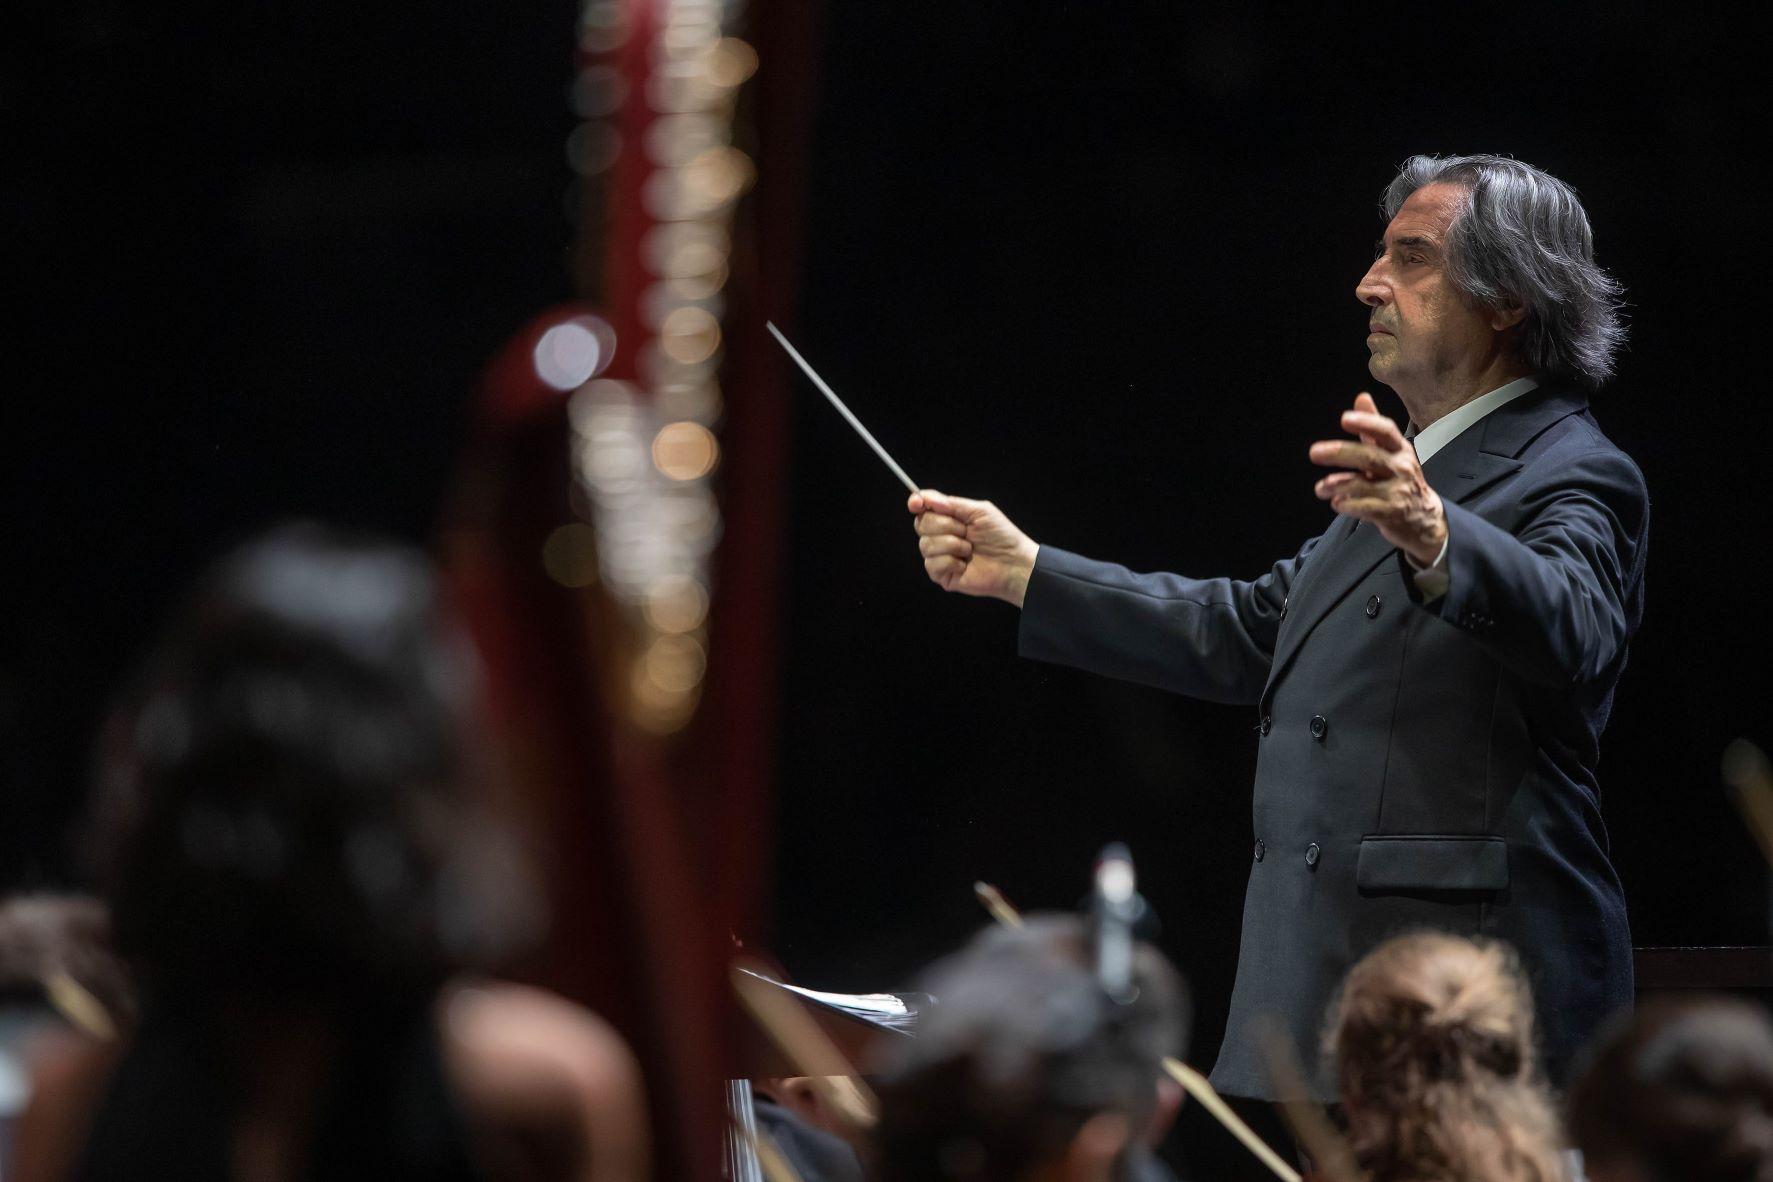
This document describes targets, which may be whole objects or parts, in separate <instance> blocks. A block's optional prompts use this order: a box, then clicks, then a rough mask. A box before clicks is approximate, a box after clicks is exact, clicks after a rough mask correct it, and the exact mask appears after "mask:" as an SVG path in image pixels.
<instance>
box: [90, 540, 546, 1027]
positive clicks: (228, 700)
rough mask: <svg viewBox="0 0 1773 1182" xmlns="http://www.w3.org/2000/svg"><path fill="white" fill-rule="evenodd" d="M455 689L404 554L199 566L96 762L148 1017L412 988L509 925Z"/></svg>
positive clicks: (434, 600) (102, 841)
mask: <svg viewBox="0 0 1773 1182" xmlns="http://www.w3.org/2000/svg"><path fill="white" fill-rule="evenodd" d="M474 676H475V674H474V665H473V663H472V661H471V659H470V658H469V655H468V650H467V648H466V645H465V643H464V642H463V640H462V638H460V637H459V636H457V635H455V634H454V633H453V631H452V629H451V627H450V624H449V618H448V615H447V613H446V611H445V608H444V605H443V604H442V602H441V597H440V591H439V587H438V585H437V584H436V582H435V580H434V578H433V576H432V573H431V571H430V568H429V566H428V564H427V563H426V562H425V560H424V559H423V557H422V556H421V555H419V554H418V553H416V552H409V551H407V550H404V549H399V548H395V547H392V546H385V545H376V544H369V543H365V542H362V541H358V540H355V539H350V538H345V537H342V536H339V535H336V534H333V533H330V532H327V531H324V530H322V529H320V528H319V527H315V526H294V527H289V528H286V529H284V530H281V531H279V532H277V533H275V534H273V535H271V536H269V537H267V538H265V539H264V540H262V541H260V542H257V543H255V544H253V545H251V546H249V547H247V548H246V549H244V550H242V551H240V552H239V553H237V554H235V555H234V556H233V557H231V558H230V559H228V560H227V561H226V562H225V563H223V564H222V565H221V566H220V567H219V568H218V569H217V570H216V571H215V572H214V573H213V574H212V575H211V577H210V578H209V580H208V581H207V583H206V584H205V585H204V586H203V587H202V588H201V589H200V590H199V592H198V594H197V596H196V597H195V599H194V601H193V602H192V603H191V604H190V605H189V607H188V609H187V610H186V611H185V613H184V614H183V616H182V617H181V618H180V619H178V620H177V621H176V622H175V624H174V625H173V627H172V628H171V630H170V631H169V632H168V634H167V635H166V636H165V637H164V639H163V640H162V642H161V644H160V645H159V646H158V648H157V649H156V651H155V652H154V654H153V655H152V657H151V658H150V660H149V661H148V663H147V665H146V667H145V669H144V670H143V673H142V675H141V677H140V680H139V683H138V685H137V686H136V688H135V690H134V692H133V693H132V694H131V695H130V698H129V700H128V702H127V704H126V707H125V708H124V710H123V711H122V712H121V713H120V715H119V716H118V718H117V720H116V722H115V723H114V725H113V726H112V728H111V730H110V733H109V735H108V741H107V743H106V747H105V750H104V751H103V752H102V758H103V763H102V772H101V784H100V797H99V805H98V809H99V815H98V822H99V829H98V846H99V850H98V852H99V857H100V861H101V873H102V876H103V878H104V880H105V885H106V887H107V888H108V893H109V895H110V897H111V905H112V910H113V919H114V923H115V929H116V938H117V943H118V946H119V948H120V949H121V950H122V951H123V953H124V954H125V955H126V956H128V957H130V958H131V959H132V960H133V961H134V962H135V963H136V964H137V966H138V968H139V970H140V972H141V973H142V985H143V988H144V990H146V991H147V992H148V993H149V994H150V995H153V996H152V999H151V1004H152V1003H153V1002H160V1001H166V1000H170V999H171V998H174V997H179V998H184V999H190V998H191V997H193V996H199V995H209V994H215V993H218V992H243V993H247V994H253V995H263V996H303V997H345V996H348V995H351V994H353V993H366V994H379V993H382V992H384V991H386V990H388V989H390V988H394V989H421V990H422V989H425V988H428V987H430V986H434V985H435V983H436V982H437V981H439V980H441V979H442V977H443V976H444V975H445V974H446V973H447V972H448V971H450V970H451V969H454V968H457V967H460V966H461V965H463V964H471V963H476V962H479V961H482V960H484V959H485V958H486V957H487V956H489V955H491V954H493V953H496V952H497V951H498V950H499V946H500V945H501V944H502V943H503V942H504V941H505V940H506V939H507V937H508V934H510V933H512V932H514V931H524V930H528V929H529V928H530V925H528V924H526V923H524V922H522V921H523V918H524V917H523V916H522V914H521V911H520V905H521V904H522V903H524V902H526V900H523V899H521V898H520V897H519V896H517V895H516V894H514V891H515V890H516V889H517V884H519V883H521V881H522V876H521V873H519V870H520V867H519V866H518V865H517V864H516V863H515V859H514V858H513V857H512V856H511V853H510V851H509V850H508V849H505V848H501V847H500V846H499V845H498V837H499V834H500V833H501V832H502V831H501V830H500V829H499V827H498V826H495V825H489V824H487V823H485V821H486V818H485V817H484V816H483V805H482V801H481V799H480V798H479V797H478V796H477V795H476V793H475V792H474V791H473V790H472V786H473V782H474V780H475V779H476V777H477V776H478V775H479V773H480V772H481V770H482V769H481V768H480V767H478V766H477V758H476V754H477V747H476V745H475V743H474V741H473V735H474V733H475V731H474V726H475V720H474V719H473V717H472V712H471V705H472V703H473V702H474V694H475V688H476V687H475V684H474Z"/></svg>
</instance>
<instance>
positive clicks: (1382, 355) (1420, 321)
mask: <svg viewBox="0 0 1773 1182" xmlns="http://www.w3.org/2000/svg"><path fill="white" fill-rule="evenodd" d="M1460 196H1461V193H1460V190H1459V189H1458V188H1457V187H1456V186H1453V185H1448V184H1432V185H1424V186H1423V187H1422V188H1420V189H1417V190H1416V191H1415V192H1414V193H1412V194H1410V197H1409V199H1408V200H1407V201H1405V202H1404V203H1403V205H1402V207H1400V208H1399V209H1398V211H1397V216H1396V217H1394V218H1392V219H1391V224H1390V225H1388V226H1386V227H1385V237H1384V239H1383V241H1381V242H1380V244H1379V254H1378V257H1377V258H1375V259H1374V260H1373V265H1372V266H1371V267H1369V268H1368V269H1367V273H1366V275H1365V276H1364V277H1363V278H1362V279H1361V281H1360V284H1359V286H1357V287H1356V288H1355V289H1354V293H1355V295H1356V297H1358V298H1359V299H1360V301H1361V303H1363V304H1366V305H1367V306H1368V308H1369V309H1371V311H1370V313H1369V316H1368V321H1369V325H1368V336H1367V351H1368V353H1369V356H1368V358H1367V369H1368V370H1369V371H1371V372H1372V375H1373V376H1374V377H1375V378H1377V379H1378V380H1379V381H1381V382H1384V383H1385V384H1386V385H1387V386H1390V387H1391V388H1392V389H1393V390H1396V391H1398V392H1399V393H1400V394H1403V395H1404V396H1405V398H1406V400H1408V398H1409V396H1410V395H1411V394H1414V393H1423V394H1427V393H1429V392H1431V391H1433V390H1434V389H1435V388H1437V387H1438V386H1440V385H1441V384H1443V383H1445V382H1447V381H1449V380H1451V379H1456V378H1457V377H1458V376H1459V375H1462V374H1468V373H1475V372H1478V371H1481V370H1482V369H1483V368H1484V367H1485V366H1486V365H1488V364H1489V363H1490V362H1491V361H1492V360H1494V358H1495V357H1496V356H1497V354H1498V352H1499V351H1500V349H1501V347H1502V343H1501V332H1502V329H1503V328H1504V327H1506V326H1505V325H1499V324H1497V323H1494V321H1495V320H1496V319H1497V318H1496V317H1495V316H1494V315H1493V314H1492V313H1489V312H1487V311H1486V310H1484V309H1482V308H1478V307H1474V306H1472V305H1471V304H1470V303H1469V302H1468V301H1467V300H1466V299H1465V298H1464V297H1463V296H1462V295H1461V294H1460V293H1459V292H1458V291H1457V290H1456V289H1455V288H1454V287H1453V285H1452V283H1451V282H1450V281H1449V280H1448V278H1447V272H1446V266H1445V244H1446V241H1447V231H1448V229H1449V228H1450V227H1451V226H1452V224H1453V219H1454V217H1455V216H1456V215H1457V213H1458V209H1459V198H1460Z"/></svg>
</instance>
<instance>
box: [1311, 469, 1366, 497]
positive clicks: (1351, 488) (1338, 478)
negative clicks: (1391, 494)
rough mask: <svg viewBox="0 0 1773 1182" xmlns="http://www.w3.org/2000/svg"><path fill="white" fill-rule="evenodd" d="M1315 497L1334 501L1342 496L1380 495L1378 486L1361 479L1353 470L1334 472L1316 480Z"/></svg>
mask: <svg viewBox="0 0 1773 1182" xmlns="http://www.w3.org/2000/svg"><path fill="white" fill-rule="evenodd" d="M1316 491H1317V499H1318V500H1320V501H1335V500H1337V499H1339V498H1342V497H1377V496H1380V495H1382V494H1381V493H1380V491H1379V486H1378V485H1377V484H1375V483H1374V482H1373V481H1371V480H1362V479H1361V478H1360V476H1358V475H1357V474H1355V473H1353V472H1336V473H1333V474H1331V475H1329V476H1326V477H1324V478H1323V479H1322V480H1320V481H1318V482H1317V489H1316Z"/></svg>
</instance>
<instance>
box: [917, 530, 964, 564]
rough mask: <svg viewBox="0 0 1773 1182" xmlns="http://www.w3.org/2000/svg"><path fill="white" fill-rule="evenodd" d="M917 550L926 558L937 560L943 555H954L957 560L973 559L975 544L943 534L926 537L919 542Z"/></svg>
mask: <svg viewBox="0 0 1773 1182" xmlns="http://www.w3.org/2000/svg"><path fill="white" fill-rule="evenodd" d="M917 548H918V550H919V551H921V552H922V553H923V556H924V557H925V558H936V557H939V556H940V555H943V554H952V555H953V556H954V557H956V558H971V557H972V556H973V544H972V543H971V542H969V541H967V540H966V539H965V538H956V537H953V536H951V535H947V534H943V535H941V536H939V537H924V538H919V539H918V540H917Z"/></svg>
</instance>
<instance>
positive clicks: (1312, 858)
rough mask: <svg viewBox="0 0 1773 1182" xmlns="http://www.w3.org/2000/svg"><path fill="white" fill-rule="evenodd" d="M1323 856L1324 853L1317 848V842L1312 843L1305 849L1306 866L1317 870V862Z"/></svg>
mask: <svg viewBox="0 0 1773 1182" xmlns="http://www.w3.org/2000/svg"><path fill="white" fill-rule="evenodd" d="M1322 855H1323V851H1322V850H1320V849H1318V848H1317V842H1315V841H1314V842H1312V843H1311V844H1310V845H1308V846H1306V847H1305V864H1306V865H1307V866H1310V867H1312V868H1313V869H1316V867H1317V860H1318V858H1319V857H1321V856H1322Z"/></svg>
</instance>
